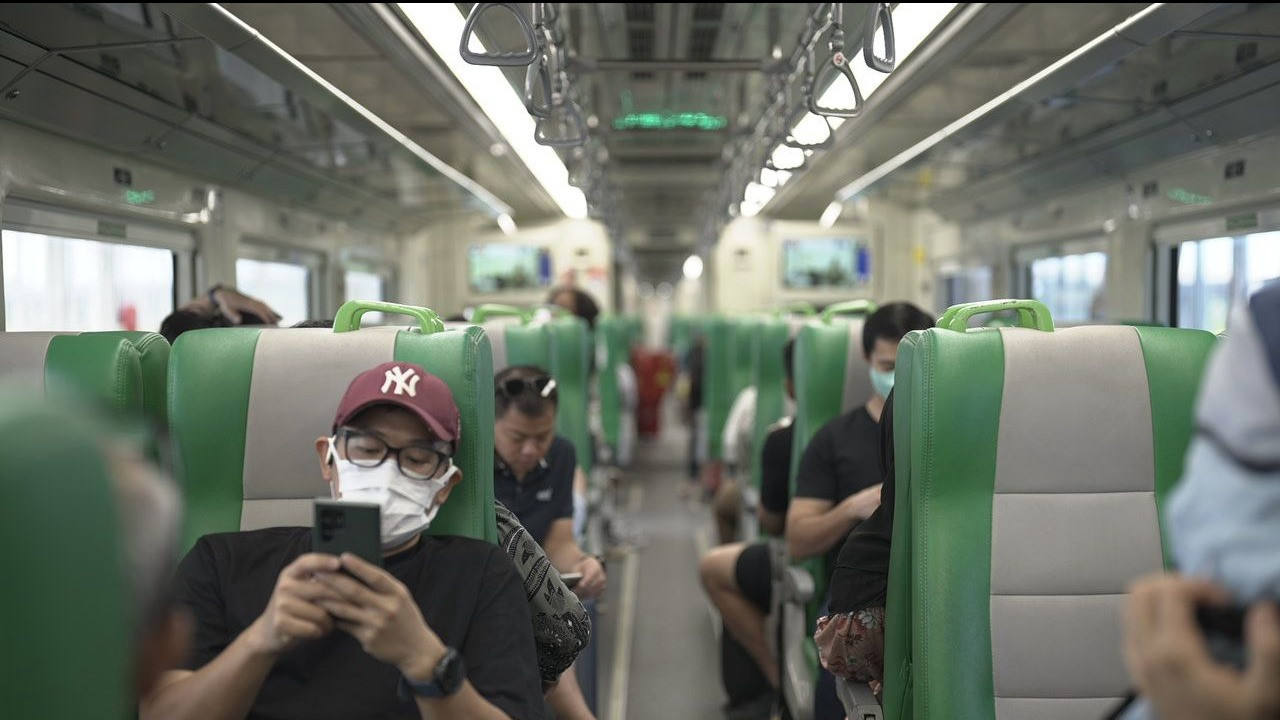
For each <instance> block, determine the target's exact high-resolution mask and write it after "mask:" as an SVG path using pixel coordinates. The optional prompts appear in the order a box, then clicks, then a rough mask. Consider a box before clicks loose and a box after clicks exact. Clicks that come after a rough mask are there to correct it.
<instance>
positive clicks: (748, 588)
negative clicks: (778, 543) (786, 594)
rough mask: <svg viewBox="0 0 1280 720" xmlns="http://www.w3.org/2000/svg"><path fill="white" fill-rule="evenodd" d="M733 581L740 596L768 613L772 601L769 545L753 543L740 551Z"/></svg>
mask: <svg viewBox="0 0 1280 720" xmlns="http://www.w3.org/2000/svg"><path fill="white" fill-rule="evenodd" d="M733 575H734V579H735V580H737V581H738V587H739V588H741V589H742V594H743V595H744V596H745V597H746V598H747V599H748V600H750V601H751V602H752V603H754V604H755V605H756V607H758V608H760V611H761V612H765V613H767V612H769V604H770V601H771V600H772V599H773V568H772V567H771V562H770V559H769V545H768V544H766V543H754V544H751V545H748V546H746V547H745V548H743V549H742V553H741V554H740V555H738V563H737V565H736V566H734V570H733Z"/></svg>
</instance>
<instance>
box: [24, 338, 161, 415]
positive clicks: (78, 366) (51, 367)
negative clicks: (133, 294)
mask: <svg viewBox="0 0 1280 720" xmlns="http://www.w3.org/2000/svg"><path fill="white" fill-rule="evenodd" d="M140 335H144V336H147V337H146V338H143V340H145V341H146V342H143V343H141V346H142V347H145V348H147V349H148V351H149V357H150V358H151V359H152V362H153V363H157V362H167V359H168V343H167V342H165V339H164V338H163V337H160V336H159V335H154V337H155V338H159V341H160V343H163V347H160V345H159V344H157V343H155V342H154V341H152V340H151V336H153V333H140ZM138 348H139V344H135V343H134V342H132V341H131V340H129V339H128V338H127V336H126V335H125V334H124V333H110V332H104V333H78V334H76V333H57V332H9V333H0V373H3V374H6V375H19V376H25V377H28V378H35V377H40V378H42V379H43V381H44V384H45V386H50V385H52V384H56V383H64V384H67V385H70V386H72V387H73V388H75V389H76V390H77V391H79V392H81V393H84V394H85V395H86V396H87V397H91V398H94V399H95V400H97V401H98V402H101V403H103V404H104V406H106V407H108V408H110V409H112V410H117V411H123V412H131V413H132V412H141V411H142V410H143V409H144V407H148V404H147V403H146V399H147V397H146V390H147V388H148V387H149V385H148V384H147V383H146V382H144V376H143V372H142V367H143V365H142V359H141V354H140V352H139V349H138ZM157 357H161V358H162V359H160V360H156V358H157ZM148 367H152V365H151V364H149V365H148ZM152 380H154V379H152ZM153 384H154V383H153ZM151 392H152V393H153V394H154V393H156V392H158V391H157V390H156V389H155V388H154V387H152V388H151ZM160 396H161V397H163V393H162V392H161V393H160ZM151 399H152V401H153V403H154V397H152V398H151Z"/></svg>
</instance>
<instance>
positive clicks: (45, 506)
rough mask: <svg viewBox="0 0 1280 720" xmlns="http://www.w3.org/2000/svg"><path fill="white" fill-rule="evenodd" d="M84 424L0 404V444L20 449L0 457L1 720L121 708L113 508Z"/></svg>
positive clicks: (121, 638)
mask: <svg viewBox="0 0 1280 720" xmlns="http://www.w3.org/2000/svg"><path fill="white" fill-rule="evenodd" d="M69 339H70V338H69ZM55 352H56V349H55ZM135 362H136V358H135ZM84 416H85V410H84V408H83V407H77V408H68V409H66V410H56V409H54V408H52V407H50V406H48V405H46V404H44V403H33V402H30V401H23V400H19V399H17V398H14V397H12V394H11V393H8V392H6V397H5V398H4V401H3V402H0V436H3V437H4V438H5V442H6V443H8V444H9V446H10V447H13V448H22V451H21V452H3V453H0V546H2V547H4V549H5V552H4V556H3V559H2V560H0V572H2V573H3V575H4V577H5V584H6V588H5V590H4V591H2V592H0V638H3V642H0V665H3V667H4V668H5V670H4V672H3V673H0V713H2V714H3V715H4V717H12V718H41V719H42V720H73V719H78V718H125V717H127V716H128V713H129V710H130V706H131V703H132V700H133V697H132V689H133V652H134V646H133V632H132V624H133V620H132V615H133V598H132V596H131V595H132V589H131V587H130V585H129V583H128V580H127V578H128V575H127V573H126V571H125V566H124V562H125V561H126V556H125V552H124V542H123V538H122V537H121V532H120V525H119V523H118V520H117V510H116V508H117V498H116V497H115V492H114V490H113V487H112V484H111V476H110V472H109V469H108V465H107V462H106V459H105V457H104V455H103V451H102V444H101V438H100V436H99V435H98V433H97V432H96V431H95V430H94V429H93V428H92V427H91V426H90V424H89V423H87V422H86V421H85V419H84ZM33 479H40V480H49V481H50V482H33ZM54 480H56V482H53V481H54ZM70 678H74V683H73V684H74V690H72V689H70V688H69V687H68V680H69V679H70Z"/></svg>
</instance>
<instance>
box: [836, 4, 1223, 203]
mask: <svg viewBox="0 0 1280 720" xmlns="http://www.w3.org/2000/svg"><path fill="white" fill-rule="evenodd" d="M1217 7H1219V5H1215V4H1211V3H1196V4H1192V3H1152V4H1151V5H1148V6H1147V7H1145V8H1143V9H1142V10H1140V11H1138V12H1137V13H1135V14H1133V15H1131V16H1130V17H1129V18H1127V19H1125V20H1124V21H1123V22H1121V23H1120V24H1118V25H1116V26H1115V27H1113V28H1111V29H1109V30H1107V31H1106V32H1104V33H1102V34H1101V35H1099V36H1098V37H1096V38H1094V39H1093V40H1090V41H1089V42H1087V43H1085V44H1084V45H1082V46H1080V47H1079V48H1077V49H1076V50H1074V51H1072V52H1071V53H1068V54H1067V55H1065V56H1063V57H1062V58H1061V59H1059V60H1058V61H1057V62H1055V63H1053V64H1052V65H1050V66H1049V67H1047V68H1045V69H1043V70H1041V71H1040V72H1038V73H1036V74H1035V75H1032V76H1031V77H1029V78H1027V79H1026V80H1023V81H1022V82H1020V83H1018V84H1017V85H1014V86H1013V87H1011V88H1009V89H1008V90H1006V91H1004V92H1003V93H1001V94H1000V95H997V96H996V97H994V98H992V99H991V100H989V101H988V102H986V103H985V104H983V105H982V106H981V107H979V108H977V109H976V110H973V111H972V112H970V113H968V114H967V115H965V116H963V117H961V118H960V119H958V120H956V121H955V122H952V123H951V124H949V125H947V126H946V127H944V128H942V129H941V130H938V131H937V132H934V133H933V134H931V135H929V136H928V137H926V138H925V139H924V140H921V141H920V142H918V143H916V144H915V145H912V146H911V147H910V148H907V149H906V150H904V151H902V152H901V153H898V154H897V155H896V156H894V157H893V158H892V159H890V160H888V161H887V162H885V163H883V164H881V165H879V166H878V167H876V168H874V169H873V170H871V171H870V172H868V173H866V174H864V175H863V176H862V177H860V178H858V179H857V180H854V181H853V182H851V183H849V184H848V185H845V186H844V187H842V188H840V189H839V190H838V191H836V195H835V198H836V200H837V201H838V202H846V201H848V200H851V199H853V198H855V197H857V196H858V195H859V194H861V193H863V192H865V191H866V190H868V189H869V188H871V186H873V185H875V184H876V183H878V182H880V181H881V180H884V179H885V178H886V177H888V176H889V175H891V174H893V173H894V172H897V171H898V170H900V169H901V168H902V167H903V166H905V165H906V164H908V163H910V162H912V161H913V160H915V159H917V158H919V157H920V156H922V155H924V154H925V153H926V152H928V151H929V150H931V149H932V148H933V147H934V146H936V145H937V144H938V143H940V142H942V141H943V140H946V139H947V138H949V137H951V136H953V135H955V134H956V133H958V132H960V131H961V130H963V129H965V128H966V127H968V126H970V125H972V124H974V123H977V122H980V121H982V120H983V119H984V118H985V117H986V116H988V115H990V114H992V113H994V112H995V111H997V110H998V109H1000V108H1001V107H1003V106H1005V105H1007V104H1009V103H1011V102H1013V101H1014V100H1017V99H1018V98H1019V96H1022V95H1024V94H1026V93H1027V92H1028V91H1029V90H1032V89H1033V88H1035V86H1037V85H1039V84H1041V83H1045V82H1047V81H1050V80H1051V79H1052V78H1053V77H1054V76H1055V75H1057V74H1059V73H1062V72H1064V71H1068V70H1070V69H1071V66H1072V65H1074V64H1076V63H1077V62H1079V61H1080V60H1082V59H1083V58H1085V57H1087V56H1089V55H1090V54H1092V53H1094V52H1095V51H1097V50H1098V49H1100V48H1102V47H1103V46H1104V45H1107V44H1112V43H1114V44H1116V48H1115V49H1114V51H1113V52H1111V53H1108V54H1107V55H1106V56H1105V57H1101V58H1099V60H1100V61H1102V62H1105V63H1112V62H1116V61H1117V60H1119V59H1120V58H1123V57H1125V56H1127V55H1129V54H1130V53H1132V52H1135V51H1137V50H1138V49H1140V48H1142V47H1145V46H1146V45H1147V44H1150V43H1151V42H1154V41H1155V40H1158V39H1159V38H1161V37H1164V36H1165V35H1167V34H1168V33H1169V32H1172V31H1173V30H1176V29H1178V28H1180V27H1183V26H1185V25H1186V24H1187V23H1189V22H1192V21H1193V20H1195V19H1197V18H1199V17H1201V16H1203V15H1205V14H1207V13H1208V12H1211V11H1212V10H1213V9H1214V8H1217ZM895 20H896V16H895ZM1148 23H1151V27H1148V26H1147V25H1148Z"/></svg>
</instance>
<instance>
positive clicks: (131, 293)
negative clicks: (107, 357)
mask: <svg viewBox="0 0 1280 720" xmlns="http://www.w3.org/2000/svg"><path fill="white" fill-rule="evenodd" d="M0 245H2V246H3V252H4V261H3V264H4V323H5V329H6V330H10V331H18V330H84V331H89V330H155V329H157V328H159V327H160V321H162V320H163V319H164V318H165V316H166V315H168V314H169V313H171V312H173V302H174V300H173V299H174V252H173V251H172V250H165V249H163V248H154V247H143V246H139V245H124V244H121V243H113V242H103V241H100V240H87V239H84V238H75V237H59V236H56V235H46V234H41V233H34V232H22V231H19V230H9V229H5V230H4V231H3V233H2V234H0Z"/></svg>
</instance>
